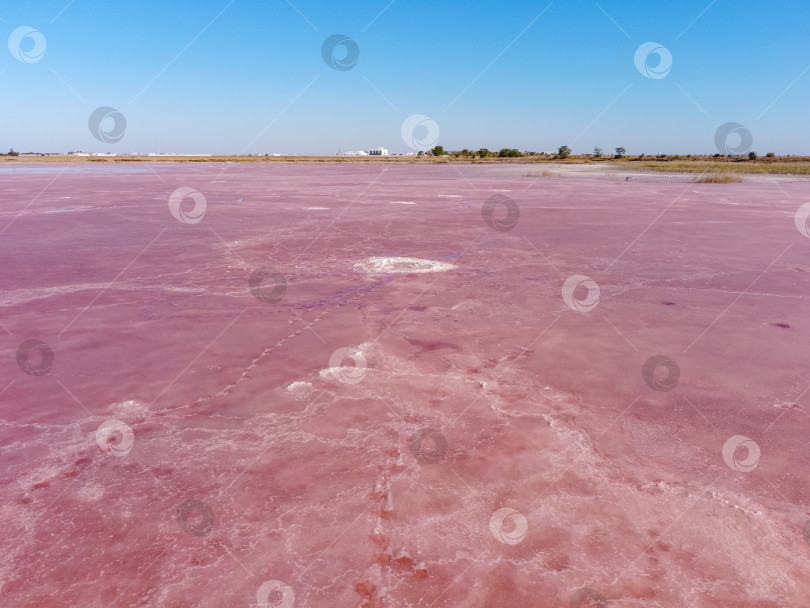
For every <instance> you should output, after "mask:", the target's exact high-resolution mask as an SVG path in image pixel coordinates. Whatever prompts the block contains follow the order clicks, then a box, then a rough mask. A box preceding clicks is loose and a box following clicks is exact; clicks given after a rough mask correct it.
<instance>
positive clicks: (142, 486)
mask: <svg viewBox="0 0 810 608" xmlns="http://www.w3.org/2000/svg"><path fill="white" fill-rule="evenodd" d="M531 170H533V168H527V167H524V166H520V165H508V166H497V165H485V166H475V165H453V166H444V165H434V166H431V165H418V166H400V165H396V166H389V165H383V164H380V165H337V164H327V163H319V164H300V163H299V164H272V165H242V164H215V163H211V164H207V163H195V164H169V163H162V164H159V165H158V164H156V165H146V164H144V165H140V164H139V165H138V166H126V165H111V166H92V165H73V166H67V165H64V166H63V165H49V166H37V167H36V168H32V167H28V166H26V165H22V164H20V165H16V166H15V167H13V168H6V167H5V166H4V167H2V171H0V226H2V227H0V231H2V233H1V234H2V236H1V237H0V238H2V241H1V242H0V256H2V263H0V284H1V285H2V290H0V306H2V330H0V335H2V336H3V338H2V357H0V390H2V391H3V393H2V401H1V402H0V408H2V409H1V411H0V419H2V426H0V461H2V463H3V466H2V467H1V468H0V474H2V484H1V485H0V509H2V515H3V522H4V524H5V533H4V534H3V536H2V539H0V548H2V553H3V555H4V556H5V559H4V560H3V564H2V566H0V581H2V586H0V603H2V604H3V605H8V606H41V605H45V604H48V605H76V606H86V607H95V606H111V605H116V606H118V605H120V606H178V607H179V606H211V607H214V606H217V607H219V606H256V605H271V606H272V605H276V606H285V607H286V608H290V607H291V606H293V605H294V606H312V607H317V606H385V607H406V606H538V607H541V606H542V607H544V606H569V605H570V606H583V607H584V606H588V605H593V606H599V605H605V604H604V603H603V599H602V598H604V602H608V603H607V605H610V606H622V607H625V606H626V607H631V606H639V607H640V606H654V605H660V606H676V607H679V606H683V607H687V606H688V607H699V608H709V607H716V606H727V607H729V608H731V607H733V608H738V607H739V608H743V607H750V606H757V607H759V608H764V607H766V606H767V607H775V606H779V607H780V608H782V607H789V606H796V607H798V606H805V605H806V600H807V598H808V597H810V575H808V572H810V547H809V546H808V544H807V543H806V542H805V536H807V537H808V538H810V527H808V528H807V530H808V533H807V534H805V533H804V530H805V525H806V522H807V520H808V517H810V511H808V508H807V506H806V505H807V502H808V483H807V476H806V473H805V469H806V465H805V463H806V462H807V460H808V457H810V446H809V445H808V441H807V433H806V425H807V423H808V418H807V417H808V413H807V406H806V402H807V399H806V391H807V389H808V386H810V380H808V376H807V368H808V363H810V357H808V355H807V344H808V340H810V325H808V321H807V319H808V312H810V309H809V307H808V304H809V302H808V298H810V278H808V277H810V275H808V272H810V239H808V238H807V237H805V236H804V235H803V234H802V233H801V232H800V231H799V230H797V224H796V222H795V213H796V211H797V209H799V208H800V206H801V205H802V204H803V203H805V202H806V201H807V200H809V199H808V195H810V185H808V184H807V183H806V182H790V181H788V180H780V179H779V178H773V179H757V180H749V181H746V182H744V183H742V184H693V183H690V182H689V179H691V178H680V179H668V177H667V176H665V175H651V176H646V177H645V178H644V179H638V180H636V181H624V176H623V175H590V174H584V173H582V171H579V170H577V171H578V172H573V173H565V172H564V170H562V169H560V170H559V171H561V173H560V174H559V177H529V176H527V173H528V172H530V171H531ZM555 171H557V169H555ZM180 189H184V190H180ZM178 192H179V194H178ZM197 195H200V196H197ZM406 202H407V203H408V204H405V203H406ZM392 203H394V204H392ZM73 211H75V212H73ZM589 602H590V604H589ZM600 602H602V603H600Z"/></svg>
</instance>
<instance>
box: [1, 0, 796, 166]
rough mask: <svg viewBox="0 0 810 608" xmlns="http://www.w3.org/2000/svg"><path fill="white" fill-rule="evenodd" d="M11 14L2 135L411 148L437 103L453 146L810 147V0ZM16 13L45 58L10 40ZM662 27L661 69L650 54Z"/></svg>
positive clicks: (181, 1)
mask: <svg viewBox="0 0 810 608" xmlns="http://www.w3.org/2000/svg"><path fill="white" fill-rule="evenodd" d="M549 4H551V6H550V7H548V6H549ZM226 7H227V8H226ZM386 7H387V9H386ZM546 7H548V8H547V9H546ZM600 7H601V9H600ZM223 9H225V10H224V12H222V11H223ZM384 9H386V10H384ZM543 10H545V13H544V14H543V15H542V16H540V17H539V18H538V19H536V21H535V18H536V17H537V16H538V15H539V14H540V13H541V11H543ZM382 11H384V12H382ZM380 12H382V14H381V15H380ZM60 13H61V14H60ZM220 13H221V14H220ZM217 15H219V17H217ZM608 15H609V16H608ZM375 18H376V21H374V22H373V23H372V20H374V19H375ZM0 19H2V21H0V31H2V39H3V42H4V44H3V45H2V46H0V70H2V73H0V86H2V91H3V112H2V116H3V118H2V122H1V123H0V147H3V148H5V149H7V148H8V147H11V146H13V147H14V148H15V149H17V150H21V151H28V150H42V151H67V150H76V149H82V150H93V151H113V152H129V151H139V152H149V151H158V150H160V151H177V152H198V153H274V152H275V153H297V154H306V153H316V154H319V153H322V154H331V153H334V152H336V151H337V150H338V149H339V148H342V149H344V150H346V149H368V148H371V147H377V146H385V147H387V148H389V149H390V150H391V151H392V152H404V151H407V150H409V148H408V147H407V146H406V144H405V142H404V141H403V138H402V135H401V127H402V124H403V122H404V121H405V120H406V119H407V118H408V117H409V116H411V115H413V114H424V115H427V116H429V117H430V118H431V119H433V120H434V121H435V122H436V124H437V125H438V127H439V129H440V137H439V142H438V143H440V144H442V145H444V147H445V148H447V149H461V148H465V147H466V148H479V147H481V146H485V147H489V148H490V149H498V148H501V147H516V148H519V149H521V150H538V151H550V150H556V148H557V147H558V146H560V145H562V144H567V145H570V146H571V148H572V149H573V150H574V152H580V153H584V152H590V151H591V149H592V148H593V147H594V146H597V145H598V146H601V147H602V148H604V149H605V150H606V151H607V150H611V151H612V150H613V148H615V147H617V146H624V147H626V148H627V150H628V152H630V153H641V152H645V153H648V154H650V153H658V152H668V153H687V152H705V153H714V152H715V144H714V134H715V131H716V130H717V128H718V127H720V125H722V124H723V123H726V122H730V121H733V122H737V123H740V124H742V125H744V126H745V127H746V128H747V129H749V130H750V132H751V134H752V136H753V140H754V146H753V147H754V149H755V150H756V151H758V152H759V153H761V154H764V153H765V152H768V151H774V152H776V153H781V154H808V153H810V120H808V119H807V111H808V108H810V104H809V103H808V102H810V71H808V72H807V73H804V72H805V70H807V68H808V65H810V42H808V40H810V36H808V31H810V2H808V0H780V1H779V2H767V3H763V2H739V1H736V0H716V1H715V2H712V1H711V0H677V1H675V0H673V1H663V0H658V1H655V2H653V1H649V0H645V1H628V0H600V1H599V3H598V5H597V3H595V2H589V1H585V0H557V1H555V2H553V3H550V2H547V1H544V0H540V1H539V2H537V1H531V2H529V1H512V2H478V1H474V0H468V1H466V2H461V1H451V0H447V1H444V2H437V1H435V0H432V1H426V0H395V1H394V2H393V3H391V2H390V0H364V1H356V2H333V1H330V2H326V1H321V0H290V2H288V1H287V0H234V1H233V2H230V0H195V1H193V2H191V1H186V0H172V1H167V0H160V1H157V0H140V1H138V2H118V1H116V2H112V1H110V0H104V1H101V0H74V1H73V2H70V1H69V0H38V1H37V2H32V1H26V2H10V1H5V2H0ZM696 19H697V20H696ZM212 21H213V23H211V22H212ZM533 21H534V23H532V22H533ZM530 24H531V25H530ZM690 24H691V25H690ZM20 26H29V27H32V28H35V29H36V30H38V31H39V32H41V34H42V36H43V37H44V39H45V41H46V50H45V53H44V54H43V55H42V56H41V58H39V60H35V61H33V62H30V63H26V62H23V61H19V60H17V59H16V58H15V57H14V55H13V54H12V52H11V51H9V49H8V48H7V45H6V44H5V40H6V39H7V38H8V37H9V36H10V35H11V34H12V33H13V32H14V31H15V30H17V28H18V27H20ZM207 26H208V27H207ZM206 27H207V29H205V31H203V30H204V28H206ZM527 28H528V29H527ZM201 32H202V33H201ZM521 33H522V34H521ZM332 34H344V35H346V36H348V37H349V38H351V39H353V40H354V41H355V42H356V44H357V46H358V48H359V51H360V54H359V59H358V61H357V63H356V65H354V67H353V68H352V69H349V70H345V71H341V70H335V69H333V68H331V67H329V66H328V65H327V64H326V62H325V61H324V59H323V58H322V56H321V46H322V44H323V42H324V40H325V39H326V38H327V37H329V36H331V35H332ZM195 38H196V40H195ZM192 41H193V42H192ZM646 42H657V43H659V44H660V45H662V46H663V47H665V48H666V49H668V50H669V52H670V53H671V56H672V67H671V70H670V71H669V73H668V74H666V76H665V77H663V78H648V77H645V76H644V75H642V73H641V72H640V71H639V70H638V69H637V68H636V65H635V64H634V54H635V53H636V50H637V49H638V48H639V46H641V45H642V44H644V43H646ZM22 44H23V51H25V52H30V51H32V49H33V47H34V40H33V39H31V38H27V39H25V40H23V42H22ZM510 44H511V46H509V45H510ZM507 47H508V48H507ZM184 49H185V50H184ZM341 52H342V51H341V50H340V49H338V54H337V56H338V59H339V58H340V53H341ZM178 55H179V57H178ZM496 58H497V59H496ZM35 59H36V58H35ZM493 60H495V61H494V63H492V62H493ZM172 62H173V63H172ZM654 64H655V57H653V58H652V59H651V60H650V65H652V66H653V67H654ZM487 66H489V67H488V69H487ZM482 72H483V73H482ZM476 78H477V80H475V79H476ZM797 78H798V80H797ZM791 84H792V86H791ZM462 92H463V93H462ZM690 98H691V99H690ZM611 104H612V105H611ZM99 106H111V107H114V108H115V109H117V110H118V111H120V112H121V113H122V114H123V115H124V116H125V117H126V121H127V129H126V133H125V135H124V137H123V138H122V139H121V140H120V141H119V142H118V143H101V142H99V141H98V140H96V139H94V138H93V136H92V134H91V133H90V130H89V128H88V125H87V122H88V118H89V116H90V114H91V113H92V112H93V110H95V109H96V108H97V107H99ZM274 120H275V122H274V123H272V124H270V123H271V122H272V121H274ZM106 124H108V125H109V124H111V122H110V121H109V120H108V122H107V123H106ZM268 125H269V126H268ZM589 125H590V126H589Z"/></svg>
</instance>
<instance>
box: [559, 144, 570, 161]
mask: <svg viewBox="0 0 810 608" xmlns="http://www.w3.org/2000/svg"><path fill="white" fill-rule="evenodd" d="M570 155H571V148H569V147H568V146H560V147H559V148H558V150H557V156H559V157H560V158H568V157H569V156H570Z"/></svg>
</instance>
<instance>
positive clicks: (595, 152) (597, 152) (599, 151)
mask: <svg viewBox="0 0 810 608" xmlns="http://www.w3.org/2000/svg"><path fill="white" fill-rule="evenodd" d="M593 155H594V156H595V157H596V158H600V157H601V156H602V148H600V147H599V146H596V147H595V148H594V149H593Z"/></svg>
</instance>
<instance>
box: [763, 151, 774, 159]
mask: <svg viewBox="0 0 810 608" xmlns="http://www.w3.org/2000/svg"><path fill="white" fill-rule="evenodd" d="M765 158H776V154H774V153H773V152H768V153H767V154H766V155H765Z"/></svg>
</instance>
